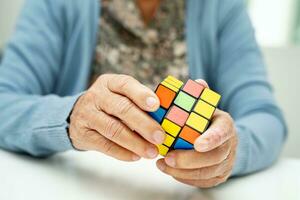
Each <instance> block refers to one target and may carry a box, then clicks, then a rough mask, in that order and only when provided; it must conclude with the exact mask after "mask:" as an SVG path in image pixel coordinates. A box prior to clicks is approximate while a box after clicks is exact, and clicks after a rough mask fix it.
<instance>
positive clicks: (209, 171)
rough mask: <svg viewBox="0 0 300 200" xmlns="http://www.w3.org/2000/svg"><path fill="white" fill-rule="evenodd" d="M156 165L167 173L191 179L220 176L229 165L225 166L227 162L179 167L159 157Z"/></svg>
mask: <svg viewBox="0 0 300 200" xmlns="http://www.w3.org/2000/svg"><path fill="white" fill-rule="evenodd" d="M156 165H157V167H158V168H159V169H160V170H161V171H162V172H164V173H165V174H168V175H170V176H173V177H176V178H180V179H189V180H199V179H210V178H213V177H216V176H220V175H222V174H224V173H225V172H226V171H227V170H228V167H226V166H224V165H225V163H224V164H223V163H221V164H218V165H214V166H211V167H203V168H198V169H177V168H173V167H170V166H168V165H167V164H166V163H165V161H164V159H159V160H158V161H157V162H156Z"/></svg>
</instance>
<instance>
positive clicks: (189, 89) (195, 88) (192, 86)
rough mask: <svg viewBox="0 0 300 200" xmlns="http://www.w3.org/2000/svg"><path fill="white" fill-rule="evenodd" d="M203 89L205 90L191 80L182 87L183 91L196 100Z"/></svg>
mask: <svg viewBox="0 0 300 200" xmlns="http://www.w3.org/2000/svg"><path fill="white" fill-rule="evenodd" d="M204 89H205V87H204V86H203V85H201V84H199V83H197V82H196V81H193V80H191V79H190V80H188V81H187V82H186V84H185V85H184V87H183V91H185V92H186V93H188V94H190V95H192V96H194V97H196V98H199V96H200V94H201V93H202V91H203V90H204Z"/></svg>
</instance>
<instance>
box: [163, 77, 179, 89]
mask: <svg viewBox="0 0 300 200" xmlns="http://www.w3.org/2000/svg"><path fill="white" fill-rule="evenodd" d="M165 81H166V82H169V83H170V84H172V85H174V86H175V87H176V88H178V89H179V88H181V86H182V85H183V82H182V81H180V80H178V79H177V78H175V77H173V76H168V77H167V78H166V79H165Z"/></svg>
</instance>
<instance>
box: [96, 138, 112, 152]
mask: <svg viewBox="0 0 300 200" xmlns="http://www.w3.org/2000/svg"><path fill="white" fill-rule="evenodd" d="M98 145H99V148H101V149H102V152H103V153H105V154H111V153H112V149H113V143H112V142H110V141H109V140H106V139H104V138H103V139H102V140H99V142H98Z"/></svg>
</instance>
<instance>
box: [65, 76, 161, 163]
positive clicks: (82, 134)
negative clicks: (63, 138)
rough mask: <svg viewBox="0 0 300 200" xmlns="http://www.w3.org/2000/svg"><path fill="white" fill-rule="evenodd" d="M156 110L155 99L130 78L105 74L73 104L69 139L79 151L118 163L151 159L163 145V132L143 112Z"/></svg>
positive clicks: (156, 98)
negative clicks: (98, 155)
mask: <svg viewBox="0 0 300 200" xmlns="http://www.w3.org/2000/svg"><path fill="white" fill-rule="evenodd" d="M158 108H159V99H158V97H157V96H156V95H155V94H154V93H153V92H152V91H151V90H150V89H149V88H147V87H146V86H144V85H142V84H141V83H139V82H138V81H137V80H135V79H134V78H132V77H130V76H126V75H116V74H105V75H102V76H99V78H98V79H97V80H96V82H95V83H94V84H93V85H92V86H91V87H90V88H89V89H88V90H87V91H86V92H85V93H84V94H83V95H82V96H81V97H80V98H79V99H78V101H77V102H76V104H75V106H74V108H73V111H72V113H71V116H70V128H69V137H70V139H71V141H72V144H73V146H74V147H75V148H77V149H79V150H95V151H99V152H102V153H104V154H106V155H108V156H111V157H114V158H116V159H119V160H124V161H136V160H139V159H140V158H141V157H143V158H155V157H156V156H157V155H158V149H157V147H156V146H155V145H156V144H162V143H163V141H164V139H165V133H164V131H163V129H162V128H161V126H160V125H159V124H158V123H157V122H156V121H155V120H153V119H152V118H151V117H150V116H149V115H148V114H147V113H146V112H153V111H155V110H157V109H158ZM145 111H146V112H145Z"/></svg>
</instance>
